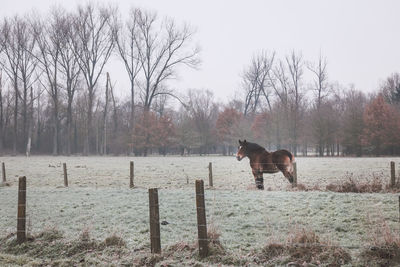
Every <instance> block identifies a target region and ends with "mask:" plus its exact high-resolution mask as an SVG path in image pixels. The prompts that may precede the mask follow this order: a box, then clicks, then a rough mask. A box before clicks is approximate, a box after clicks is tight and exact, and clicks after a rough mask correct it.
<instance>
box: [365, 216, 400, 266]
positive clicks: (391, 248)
mask: <svg viewBox="0 0 400 267" xmlns="http://www.w3.org/2000/svg"><path fill="white" fill-rule="evenodd" d="M369 239H370V240H369V246H367V247H366V248H365V249H364V250H363V251H362V252H361V254H360V258H361V261H362V263H363V264H369V265H376V266H399V265H400V234H399V232H398V231H397V232H395V231H393V230H392V229H391V228H390V227H389V225H388V224H387V222H386V221H384V220H382V221H381V222H380V223H379V224H378V226H377V228H376V229H375V231H373V232H372V234H371V236H370V237H369Z"/></svg>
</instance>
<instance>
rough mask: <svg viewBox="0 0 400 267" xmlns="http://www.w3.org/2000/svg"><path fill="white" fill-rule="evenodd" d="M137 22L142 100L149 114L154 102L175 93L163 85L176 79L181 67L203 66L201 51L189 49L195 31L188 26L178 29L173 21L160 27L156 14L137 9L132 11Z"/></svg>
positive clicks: (169, 20) (136, 42)
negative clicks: (199, 56)
mask: <svg viewBox="0 0 400 267" xmlns="http://www.w3.org/2000/svg"><path fill="white" fill-rule="evenodd" d="M132 14H133V16H134V17H135V20H136V22H137V31H136V32H135V34H134V35H133V36H134V40H135V44H136V47H137V49H138V56H139V62H140V66H141V72H142V76H143V78H144V80H143V82H142V84H141V87H140V97H141V100H142V103H143V106H144V110H145V111H149V110H150V107H151V104H152V102H153V99H154V98H155V97H157V96H159V95H163V94H165V95H170V96H173V97H175V96H174V94H173V93H172V92H171V91H169V90H168V89H167V87H166V86H161V85H162V84H163V83H164V82H165V81H167V80H168V79H172V78H174V77H175V76H176V69H177V67H178V66H182V65H184V66H188V67H191V68H195V67H196V66H198V65H199V63H200V60H199V58H198V55H199V51H200V50H199V48H198V47H194V48H191V49H190V48H188V47H187V46H189V45H190V41H191V38H192V36H193V33H194V32H193V30H191V28H190V27H189V26H188V25H184V26H183V27H178V26H177V25H176V23H175V22H174V21H173V20H171V19H165V20H164V21H163V23H162V24H161V25H158V18H157V14H156V13H152V12H147V11H142V10H140V9H135V10H134V11H132Z"/></svg>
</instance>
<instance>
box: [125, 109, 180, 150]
mask: <svg viewBox="0 0 400 267" xmlns="http://www.w3.org/2000/svg"><path fill="white" fill-rule="evenodd" d="M174 136H175V128H174V125H173V123H172V119H171V117H169V116H168V115H163V116H161V117H160V118H157V116H156V114H155V113H154V112H150V111H149V112H145V113H143V114H142V116H140V119H139V120H138V121H137V122H136V123H135V132H134V135H133V147H134V149H135V150H144V151H143V152H144V154H146V150H147V149H149V148H160V149H161V151H164V150H165V149H163V148H166V147H167V146H170V145H171V144H172V143H173V138H174Z"/></svg>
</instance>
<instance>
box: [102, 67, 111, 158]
mask: <svg viewBox="0 0 400 267" xmlns="http://www.w3.org/2000/svg"><path fill="white" fill-rule="evenodd" d="M110 85H111V82H110V75H109V74H108V72H107V81H106V92H105V99H104V111H103V155H107V114H108V102H109V86H110Z"/></svg>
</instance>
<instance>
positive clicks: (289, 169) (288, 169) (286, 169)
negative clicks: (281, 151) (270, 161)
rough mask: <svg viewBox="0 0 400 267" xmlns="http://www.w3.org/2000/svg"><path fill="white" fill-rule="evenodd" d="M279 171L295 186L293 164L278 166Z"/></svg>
mask: <svg viewBox="0 0 400 267" xmlns="http://www.w3.org/2000/svg"><path fill="white" fill-rule="evenodd" d="M277 167H278V169H279V170H280V171H281V172H282V173H283V176H285V177H286V178H287V179H288V181H289V183H291V184H293V179H294V178H293V166H292V163H290V165H285V164H277Z"/></svg>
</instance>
